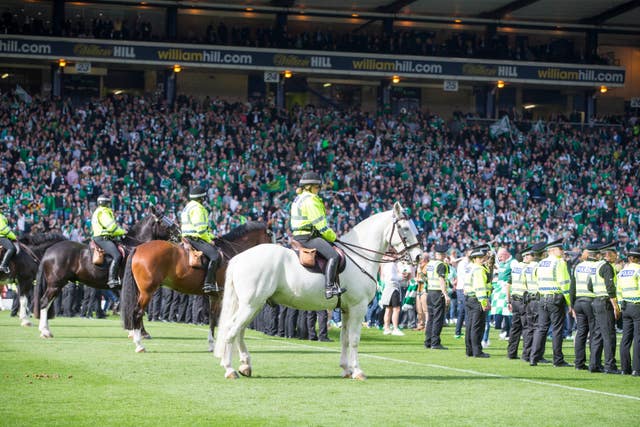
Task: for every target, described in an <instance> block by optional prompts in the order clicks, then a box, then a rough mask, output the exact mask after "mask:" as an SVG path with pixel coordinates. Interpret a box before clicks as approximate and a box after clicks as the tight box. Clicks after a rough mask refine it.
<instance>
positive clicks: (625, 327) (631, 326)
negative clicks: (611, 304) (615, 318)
mask: <svg viewBox="0 0 640 427" xmlns="http://www.w3.org/2000/svg"><path fill="white" fill-rule="evenodd" d="M624 306H625V307H624V310H622V340H621V341H620V368H622V371H623V372H624V373H625V374H630V373H631V368H632V367H633V370H634V371H638V372H640V304H631V303H629V302H626V303H624ZM632 344H633V363H632V362H631V353H630V351H629V350H630V349H631V346H632Z"/></svg>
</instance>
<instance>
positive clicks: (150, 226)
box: [128, 206, 180, 242]
mask: <svg viewBox="0 0 640 427" xmlns="http://www.w3.org/2000/svg"><path fill="white" fill-rule="evenodd" d="M128 237H130V238H131V239H134V240H137V241H140V242H148V241H150V240H171V241H179V240H180V226H178V224H176V223H175V222H173V221H172V220H171V219H170V218H168V217H166V216H164V215H162V212H160V210H159V209H158V208H156V207H153V206H152V207H151V208H149V214H148V215H146V216H145V217H144V218H142V220H140V222H138V223H137V224H136V225H134V226H133V227H132V228H131V230H130V231H129V234H128Z"/></svg>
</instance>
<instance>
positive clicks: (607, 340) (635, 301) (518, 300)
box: [465, 240, 640, 376]
mask: <svg viewBox="0 0 640 427" xmlns="http://www.w3.org/2000/svg"><path fill="white" fill-rule="evenodd" d="M562 243H563V242H562V240H556V241H554V242H551V243H548V244H536V245H533V246H530V247H528V248H526V249H525V250H523V251H522V252H521V255H522V262H514V263H513V264H512V282H511V285H510V289H509V292H508V295H509V297H508V298H509V304H510V309H511V311H512V313H513V319H512V327H511V334H510V337H509V345H508V352H507V356H508V357H509V358H512V359H516V358H517V357H518V356H517V352H518V346H519V342H520V339H521V338H522V341H523V349H522V359H523V360H526V361H528V362H529V363H530V365H531V366H535V365H537V364H538V363H549V362H548V361H547V360H546V359H545V358H544V351H545V343H546V337H547V333H548V331H549V328H551V330H552V336H553V341H552V342H553V345H552V348H553V360H552V363H553V365H554V366H556V367H566V366H572V365H571V364H569V363H567V362H566V361H565V359H564V354H563V352H562V341H563V338H564V323H565V317H566V312H567V308H568V312H569V313H570V314H571V315H572V316H573V317H574V318H575V320H576V329H577V332H576V336H575V339H574V346H575V368H576V369H578V370H589V371H590V372H604V373H608V374H626V375H634V376H640V279H639V278H640V264H639V263H638V262H639V261H640V249H632V250H630V251H628V252H627V254H626V255H627V258H628V262H627V264H626V265H625V266H624V267H623V268H622V269H621V270H620V272H619V273H616V269H615V263H616V261H617V257H618V254H617V251H616V242H610V243H607V244H593V245H589V246H587V247H586V248H585V251H584V253H583V256H582V259H581V262H579V263H578V264H576V265H575V267H574V269H573V274H569V269H568V267H567V262H566V261H565V259H564V256H563V255H564V253H563V250H562ZM545 251H546V254H547V255H546V257H543V253H544V252H545ZM482 252H483V251H482V250H478V249H476V250H475V251H474V252H472V254H471V255H472V256H471V258H472V259H474V257H473V255H476V258H475V259H480V262H478V263H477V264H479V265H480V267H478V268H476V270H474V274H473V277H472V278H471V280H469V285H468V290H467V296H468V299H470V300H471V305H473V302H474V301H475V300H477V301H478V303H479V307H476V308H475V311H476V312H479V311H480V308H482V309H483V310H484V311H486V304H485V303H483V301H488V297H489V294H490V292H491V291H490V286H489V284H488V277H489V275H488V274H485V276H486V277H487V281H486V282H484V283H483V280H484V277H480V276H482V274H481V273H482V270H480V268H484V267H482V260H483V258H481V257H482V256H484V254H482ZM485 271H486V269H485ZM476 276H478V277H476ZM465 289H467V287H466V288H465ZM469 296H470V297H471V298H469ZM469 305H470V304H469V302H468V303H467V307H469ZM472 309H473V307H472ZM620 316H622V324H623V333H622V340H621V342H620V362H621V369H618V367H617V364H616V358H615V353H616V326H615V325H616V320H617V319H619V318H620ZM481 317H482V316H481ZM470 319H471V318H470ZM472 319H474V320H475V317H472ZM481 321H482V319H480V320H479V321H478V322H481ZM468 323H469V324H468V325H467V330H469V328H471V335H472V336H471V337H467V340H468V341H471V343H470V344H471V346H469V345H468V346H467V354H468V355H472V356H479V357H483V356H482V351H481V349H480V348H479V347H477V348H476V347H474V343H475V341H474V339H475V340H479V338H477V336H481V335H478V334H481V332H478V331H477V330H476V329H474V325H473V324H472V321H469V322H468ZM482 324H484V322H483V321H482ZM474 333H475V337H474ZM477 342H478V343H479V341H477ZM587 342H588V343H589V350H590V358H589V361H588V364H587V357H586V346H587ZM632 345H633V360H632V359H631V352H630V349H631V346H632ZM603 353H604V363H603V361H602V356H603Z"/></svg>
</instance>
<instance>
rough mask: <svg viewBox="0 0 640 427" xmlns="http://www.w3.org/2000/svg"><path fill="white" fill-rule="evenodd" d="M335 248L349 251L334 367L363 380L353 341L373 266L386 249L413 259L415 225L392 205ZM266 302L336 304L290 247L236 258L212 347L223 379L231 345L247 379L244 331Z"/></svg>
mask: <svg viewBox="0 0 640 427" xmlns="http://www.w3.org/2000/svg"><path fill="white" fill-rule="evenodd" d="M338 245H339V246H340V245H341V246H343V247H344V248H345V249H347V250H349V251H350V252H351V254H349V257H348V258H349V259H348V260H347V263H346V268H345V270H344V271H343V272H342V273H341V274H340V283H341V286H342V287H343V288H345V289H346V290H347V292H346V293H345V294H343V295H341V297H340V308H341V309H342V328H341V330H340V342H341V344H342V353H341V355H340V367H341V368H342V376H343V377H344V378H348V377H352V378H355V379H360V380H364V379H366V376H365V375H364V372H362V370H361V369H360V364H359V361H358V343H359V342H360V331H361V328H362V320H363V319H364V315H365V313H366V311H367V305H368V304H369V302H370V301H371V300H372V299H373V295H374V294H375V292H376V283H375V279H374V277H375V276H376V272H377V270H378V264H379V263H380V261H381V259H382V256H383V255H385V252H386V251H387V249H388V247H389V245H391V246H392V247H393V248H394V249H395V252H396V253H397V255H396V258H397V259H399V258H400V257H404V256H409V257H410V259H411V261H412V262H414V261H417V260H418V259H419V257H420V255H421V253H422V251H421V249H420V245H419V243H418V239H417V230H416V228H415V225H413V223H412V221H411V220H410V219H408V218H407V216H406V215H405V213H404V211H403V209H402V206H400V203H398V202H396V203H395V204H394V206H393V209H392V210H390V211H386V212H382V213H379V214H376V215H373V216H371V217H369V218H367V219H366V220H364V221H362V222H361V223H359V224H358V225H356V226H355V227H354V228H353V229H352V230H351V231H350V232H349V233H347V234H346V235H345V236H344V237H343V238H342V239H340V240H339V243H338ZM267 299H268V300H270V301H271V302H272V303H275V304H282V305H286V306H289V307H294V308H298V309H301V310H327V309H334V308H335V307H336V305H337V304H338V298H337V297H334V298H332V299H329V300H327V299H326V298H325V296H324V277H323V275H322V274H320V273H314V272H310V271H309V270H307V269H306V268H304V267H302V266H301V265H300V261H299V260H298V257H297V255H296V253H295V252H294V251H293V250H291V249H287V248H285V247H283V246H278V245H274V244H262V245H258V246H255V247H253V248H250V249H248V250H246V251H244V252H242V253H240V254H238V255H236V256H235V257H233V258H232V259H231V261H230V262H229V266H228V267H227V275H226V279H225V287H224V300H223V302H222V312H221V314H220V322H219V325H220V331H219V333H218V337H217V340H216V347H215V355H216V357H219V358H220V359H221V360H220V365H221V366H222V367H224V368H225V370H226V372H225V377H226V378H238V374H237V373H236V371H235V370H234V369H233V366H232V358H233V353H234V347H233V345H234V344H235V345H236V349H237V351H238V352H239V355H240V368H239V371H240V373H241V374H242V375H244V376H251V361H250V357H249V352H248V350H247V346H246V344H245V342H244V331H245V328H246V327H247V325H248V324H249V322H250V321H251V319H252V318H253V317H254V316H255V314H256V313H257V312H258V311H259V310H260V309H261V308H262V306H263V305H264V304H265V302H266V301H267Z"/></svg>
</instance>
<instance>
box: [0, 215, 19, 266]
mask: <svg viewBox="0 0 640 427" xmlns="http://www.w3.org/2000/svg"><path fill="white" fill-rule="evenodd" d="M16 240H17V239H16V235H15V234H14V233H13V231H11V228H9V221H7V217H5V216H4V214H3V213H2V212H0V245H1V246H2V247H3V248H4V249H5V251H6V252H5V253H4V257H3V258H2V263H0V271H1V272H3V273H6V274H9V272H10V271H9V262H10V261H11V258H12V257H13V256H14V255H15V254H16V252H17V250H16V245H15V243H14V242H15V241H16Z"/></svg>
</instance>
